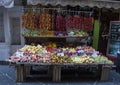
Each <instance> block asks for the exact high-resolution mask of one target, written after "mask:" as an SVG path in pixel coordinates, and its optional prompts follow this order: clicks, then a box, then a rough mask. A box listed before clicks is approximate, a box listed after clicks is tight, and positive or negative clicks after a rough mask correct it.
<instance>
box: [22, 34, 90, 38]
mask: <svg viewBox="0 0 120 85" xmlns="http://www.w3.org/2000/svg"><path fill="white" fill-rule="evenodd" d="M23 37H25V38H87V37H88V36H26V35H23Z"/></svg>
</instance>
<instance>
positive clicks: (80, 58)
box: [72, 55, 94, 64]
mask: <svg viewBox="0 0 120 85" xmlns="http://www.w3.org/2000/svg"><path fill="white" fill-rule="evenodd" d="M72 61H73V62H74V63H89V64H90V63H94V59H93V58H92V57H89V56H86V55H82V56H77V57H72Z"/></svg>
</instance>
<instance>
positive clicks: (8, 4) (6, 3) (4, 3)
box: [0, 0, 14, 8]
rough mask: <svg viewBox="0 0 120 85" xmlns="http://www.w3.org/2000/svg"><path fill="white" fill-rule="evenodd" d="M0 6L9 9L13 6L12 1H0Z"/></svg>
mask: <svg viewBox="0 0 120 85" xmlns="http://www.w3.org/2000/svg"><path fill="white" fill-rule="evenodd" d="M0 6H4V7H5V8H11V7H13V6H14V0H0Z"/></svg>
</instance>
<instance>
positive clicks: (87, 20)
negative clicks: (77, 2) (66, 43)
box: [22, 8, 93, 36]
mask: <svg viewBox="0 0 120 85" xmlns="http://www.w3.org/2000/svg"><path fill="white" fill-rule="evenodd" d="M40 10H41V11H40V12H36V11H26V12H25V13H24V14H23V15H22V27H23V28H25V29H28V30H31V31H34V30H38V31H39V34H36V35H38V36H67V35H70V36H72V35H73V34H72V35H71V32H70V30H71V31H72V32H73V31H74V30H78V31H82V30H84V32H85V31H92V30H93V17H92V13H91V12H86V11H85V12H84V11H82V12H80V11H73V12H70V10H61V11H60V12H56V10H57V9H56V10H52V9H47V8H46V10H45V9H40ZM25 32H26V31H25ZM43 33H44V34H43ZM80 33H81V32H79V33H74V36H77V35H81V34H80ZM23 34H27V33H23Z"/></svg>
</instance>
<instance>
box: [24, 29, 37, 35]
mask: <svg viewBox="0 0 120 85" xmlns="http://www.w3.org/2000/svg"><path fill="white" fill-rule="evenodd" d="M38 32H39V31H38V30H29V29H25V30H24V32H23V35H25V36H38Z"/></svg>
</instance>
